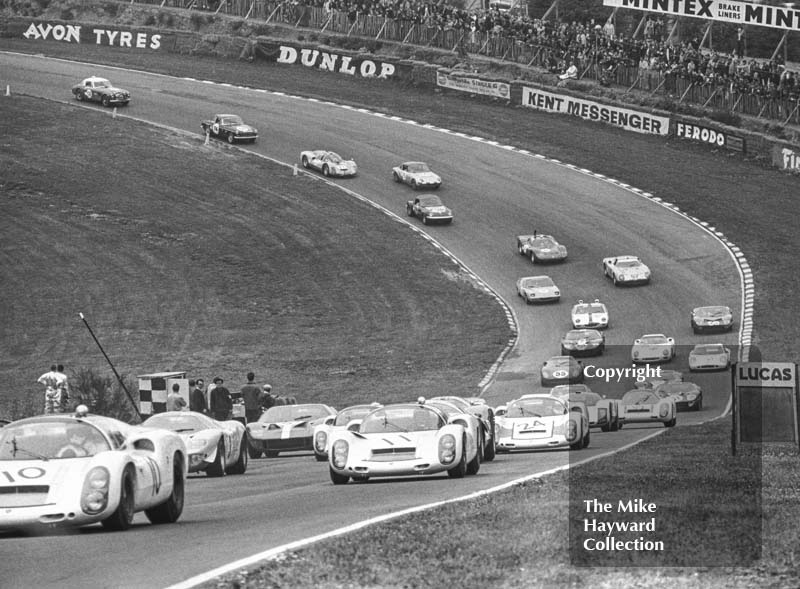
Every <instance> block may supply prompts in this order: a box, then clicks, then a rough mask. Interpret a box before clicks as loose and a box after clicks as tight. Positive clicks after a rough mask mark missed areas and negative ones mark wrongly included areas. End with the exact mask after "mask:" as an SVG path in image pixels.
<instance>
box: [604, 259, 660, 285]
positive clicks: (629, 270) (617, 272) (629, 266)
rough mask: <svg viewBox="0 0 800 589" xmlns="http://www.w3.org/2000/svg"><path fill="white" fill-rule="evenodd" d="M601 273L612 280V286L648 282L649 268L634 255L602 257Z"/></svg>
mask: <svg viewBox="0 0 800 589" xmlns="http://www.w3.org/2000/svg"><path fill="white" fill-rule="evenodd" d="M603 274H605V275H606V276H607V277H608V278H610V279H611V280H612V281H613V282H614V286H618V285H621V284H622V285H628V284H647V283H648V282H650V268H648V267H647V266H645V265H644V264H643V263H642V261H641V260H640V259H639V258H637V257H636V256H615V257H612V258H604V259H603Z"/></svg>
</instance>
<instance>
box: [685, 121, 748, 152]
mask: <svg viewBox="0 0 800 589" xmlns="http://www.w3.org/2000/svg"><path fill="white" fill-rule="evenodd" d="M675 136H676V137H680V138H681V139H691V140H692V141H699V142H700V143H706V144H708V145H713V146H716V147H722V148H725V149H730V150H732V151H744V140H743V139H742V138H741V137H738V136H736V135H730V134H728V133H723V132H722V131H717V130H716V129H710V128H708V127H703V126H701V125H695V124H689V123H680V122H676V123H675Z"/></svg>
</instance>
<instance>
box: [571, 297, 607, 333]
mask: <svg viewBox="0 0 800 589" xmlns="http://www.w3.org/2000/svg"><path fill="white" fill-rule="evenodd" d="M608 326H609V321H608V307H606V306H605V305H604V304H603V303H601V302H600V299H595V300H594V302H591V303H584V302H583V300H579V301H578V303H577V304H576V305H574V306H573V307H572V327H573V328H574V329H606V328H607V327H608Z"/></svg>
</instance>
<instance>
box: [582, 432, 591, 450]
mask: <svg viewBox="0 0 800 589" xmlns="http://www.w3.org/2000/svg"><path fill="white" fill-rule="evenodd" d="M590 441H591V432H590V431H589V430H586V437H585V438H583V447H584V448H588V447H589V442H590Z"/></svg>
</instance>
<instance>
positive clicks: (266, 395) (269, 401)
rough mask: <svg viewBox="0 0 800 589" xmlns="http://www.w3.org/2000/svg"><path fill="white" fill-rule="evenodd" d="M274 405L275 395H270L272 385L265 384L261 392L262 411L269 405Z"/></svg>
mask: <svg viewBox="0 0 800 589" xmlns="http://www.w3.org/2000/svg"><path fill="white" fill-rule="evenodd" d="M274 406H275V397H273V396H272V385H271V384H265V385H264V386H263V393H262V394H261V407H263V409H264V411H266V410H267V409H269V408H270V407H274Z"/></svg>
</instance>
